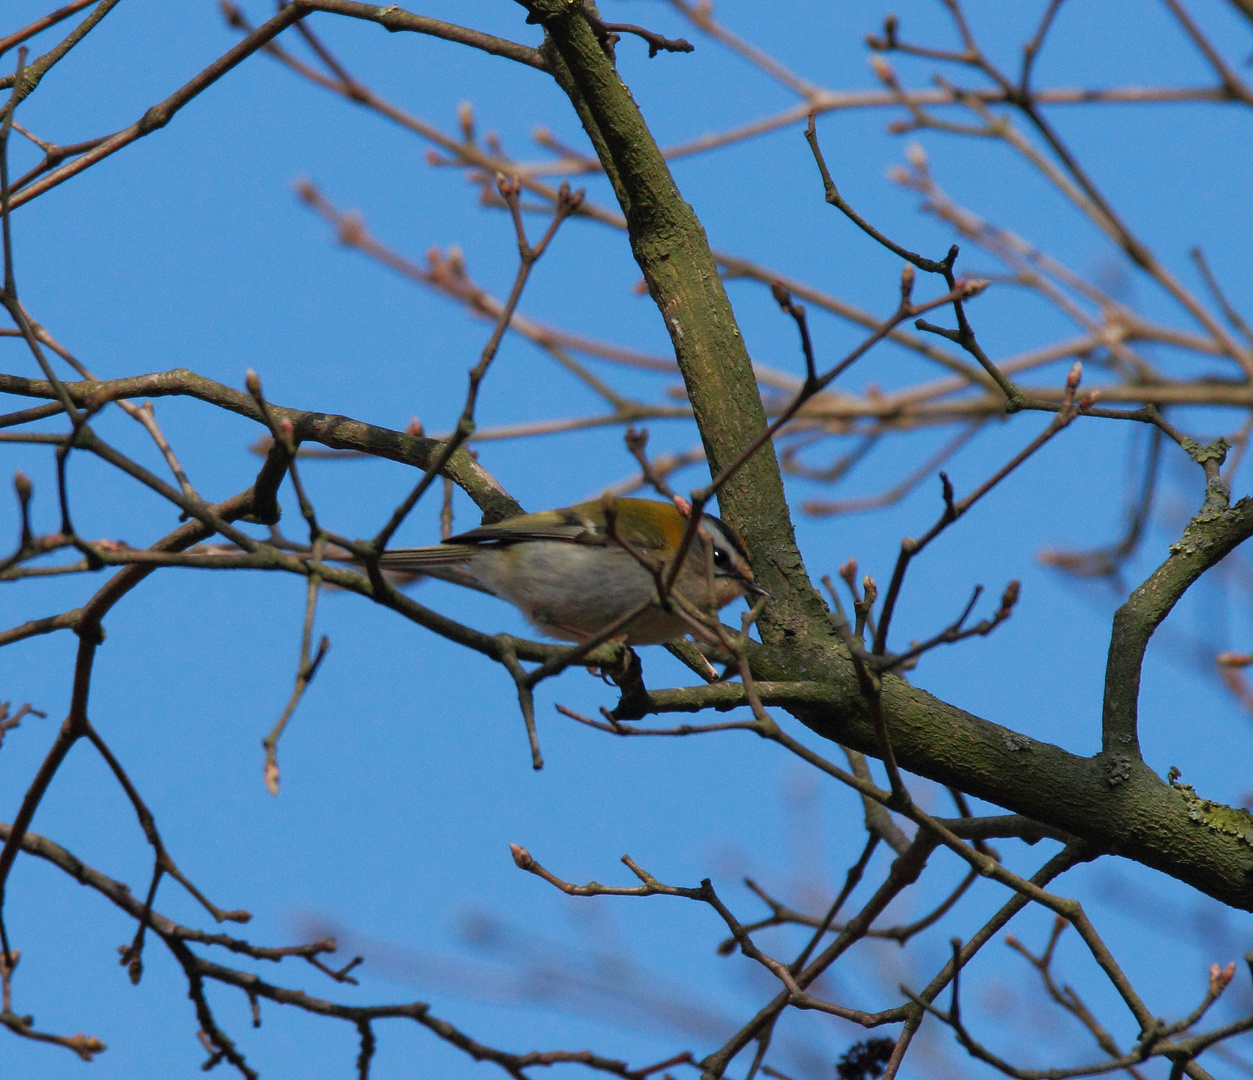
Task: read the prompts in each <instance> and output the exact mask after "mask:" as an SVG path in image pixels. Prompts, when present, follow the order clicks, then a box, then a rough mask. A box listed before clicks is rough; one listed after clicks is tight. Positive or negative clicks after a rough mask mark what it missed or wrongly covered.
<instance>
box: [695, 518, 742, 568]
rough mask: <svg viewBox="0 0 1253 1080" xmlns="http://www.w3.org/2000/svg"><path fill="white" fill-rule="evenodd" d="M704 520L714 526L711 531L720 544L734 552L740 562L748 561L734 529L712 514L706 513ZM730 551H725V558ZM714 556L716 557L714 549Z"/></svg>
mask: <svg viewBox="0 0 1253 1080" xmlns="http://www.w3.org/2000/svg"><path fill="white" fill-rule="evenodd" d="M705 520H706V521H708V522H710V523H711V524H713V525H714V526H715V528H714V529H713V530H712V531H713V532H714V533H715V535H716V536H717V538H718V541H719V542H720V543H721V544H722V545H724V546H725V547H727V548H729V549H730V551H733V552H735V554H736V555H738V556H739V558H740V560H741V561H742V562H748V552H747V551H745V550H744V545H743V544H742V543H740V538H739V537H738V536H736V535H735V531H734V530H733V529H732V528H731V527H730V526H729V525H728V524H727V523H726V522H725V521H723V520H722V519H721V518H716V517H714V516H713V514H706V515H705ZM730 551H728V552H726V556H727V558H730ZM714 557H715V558H717V552H716V551H715V553H714Z"/></svg>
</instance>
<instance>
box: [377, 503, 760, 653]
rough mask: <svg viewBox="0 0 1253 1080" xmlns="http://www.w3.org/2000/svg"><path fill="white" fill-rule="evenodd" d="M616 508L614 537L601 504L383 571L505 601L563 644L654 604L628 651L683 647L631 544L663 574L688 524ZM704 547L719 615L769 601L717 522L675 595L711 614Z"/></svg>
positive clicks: (405, 554) (648, 507) (705, 531)
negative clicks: (748, 598)
mask: <svg viewBox="0 0 1253 1080" xmlns="http://www.w3.org/2000/svg"><path fill="white" fill-rule="evenodd" d="M611 505H612V507H613V511H612V513H613V527H612V529H611V527H610V523H609V516H608V515H607V513H606V509H605V503H604V502H603V501H602V500H599V499H595V500H592V501H590V502H585V503H579V504H578V505H577V506H570V507H567V508H565V509H564V510H545V511H542V512H540V513H537V514H522V515H520V516H519V517H514V518H509V519H508V520H507V521H500V522H497V523H496V524H495V525H484V526H481V527H480V528H477V529H471V530H470V531H469V532H464V533H462V534H461V535H460V536H452V537H449V538H448V539H447V540H445V541H444V542H443V543H442V544H436V545H434V546H432V547H420V548H396V549H394V550H392V551H387V552H384V553H383V556H382V558H381V559H380V565H381V566H382V567H383V569H385V570H397V571H401V572H406V573H413V574H423V575H427V576H429V577H436V578H441V579H443V580H446V581H453V582H456V583H457V584H459V585H468V586H470V587H471V588H477V589H480V590H482V591H483V592H488V593H491V594H492V595H494V596H499V597H500V598H501V599H502V600H508V601H509V602H510V603H511V604H513V605H514V607H516V608H517V609H518V610H519V611H521V612H522V614H523V615H525V616H526V617H527V618H528V619H529V620H530V621H531V622H532V623H533V624H534V625H535V626H536V628H537V629H539V630H540V631H541V632H543V633H545V634H548V635H550V636H551V637H555V638H561V639H563V640H565V641H586V640H587V639H589V638H591V637H593V636H594V635H596V634H598V633H600V632H601V631H602V630H604V629H605V628H606V627H607V626H609V625H610V624H612V623H613V622H614V621H615V620H617V619H620V618H624V617H625V616H626V615H627V614H629V613H630V612H631V611H632V610H634V609H635V608H638V607H640V606H641V605H643V604H645V603H647V602H648V601H649V600H650V599H651V600H652V601H653V605H652V606H651V607H649V608H648V609H647V610H645V611H643V612H641V613H640V614H639V615H638V616H636V617H635V618H634V619H632V620H631V621H630V622H629V623H628V624H627V625H626V626H624V627H623V628H622V629H621V631H620V633H619V635H618V636H620V637H622V638H623V639H624V640H625V641H626V643H627V644H628V645H656V644H660V643H661V642H664V641H672V640H673V639H675V638H679V637H682V636H683V635H684V634H685V633H687V632H688V630H689V629H690V626H689V624H688V623H687V622H685V621H684V620H683V619H682V618H681V617H680V616H679V615H678V614H676V613H675V612H674V611H666V610H665V609H664V608H663V607H662V606H661V604H660V603H659V602H658V599H657V586H656V582H655V579H654V577H653V574H652V573H651V572H650V571H649V570H648V569H646V568H645V567H644V566H642V565H641V563H640V559H639V558H637V557H636V555H634V554H632V552H631V551H629V550H627V547H626V546H624V543H623V542H625V545H629V546H630V548H632V549H633V550H634V551H635V552H637V553H638V554H639V555H640V556H641V557H642V558H643V559H645V560H646V561H648V562H650V563H652V564H655V565H656V566H657V567H662V566H664V565H666V563H667V562H668V561H669V560H670V559H671V558H672V557H673V556H674V555H675V553H676V552H677V551H678V549H679V546H680V544H681V543H682V541H683V535H684V533H685V531H686V530H687V525H688V520H689V518H688V515H686V514H685V513H684V512H683V510H681V509H679V507H677V506H675V505H674V504H673V503H668V502H657V501H656V500H653V499H616V500H614V501H613V503H612V504H611ZM615 537H616V538H615ZM620 541H622V542H620ZM706 544H708V545H710V546H711V547H712V549H713V583H712V584H713V588H712V595H713V599H714V602H715V603H716V604H717V606H718V607H720V608H721V607H723V606H725V605H726V604H729V603H730V602H731V601H732V600H735V599H736V598H737V597H740V596H744V595H746V594H753V595H756V596H767V597H768V596H769V595H770V594H769V593H768V592H766V590H765V589H763V588H762V587H761V586H760V585H758V584H757V583H756V582H755V581H754V580H753V571H752V568H751V567H750V566H749V565H748V553H747V552H746V551H745V550H744V545H743V544H742V543H741V542H740V539H739V537H738V536H736V535H735V533H734V532H733V531H732V530H731V528H730V527H729V526H727V525H726V524H725V523H723V522H722V521H719V520H718V519H717V518H716V517H714V516H713V515H712V514H704V515H702V517H701V525H700V529H699V530H698V532H697V538H696V539H695V540H694V542H693V543H692V545H691V547H690V548H689V549H688V552H687V555H686V556H685V557H684V560H683V565H682V568H681V569H680V571H679V574H678V576H677V577H676V578H675V581H674V586H673V588H674V592H675V593H676V594H678V595H679V596H681V597H683V598H684V599H685V600H687V601H689V602H690V603H692V604H695V605H696V606H698V607H700V608H705V607H707V605H708V602H709V598H710V581H709V561H708V549H707V548H706V547H705V545H706Z"/></svg>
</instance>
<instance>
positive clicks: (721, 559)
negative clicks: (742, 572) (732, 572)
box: [714, 548, 731, 566]
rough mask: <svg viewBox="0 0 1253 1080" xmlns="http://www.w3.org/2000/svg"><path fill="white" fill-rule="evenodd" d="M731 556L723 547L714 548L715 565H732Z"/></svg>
mask: <svg viewBox="0 0 1253 1080" xmlns="http://www.w3.org/2000/svg"><path fill="white" fill-rule="evenodd" d="M730 565H731V558H730V556H728V555H727V553H726V552H725V551H723V550H722V549H721V548H714V566H730Z"/></svg>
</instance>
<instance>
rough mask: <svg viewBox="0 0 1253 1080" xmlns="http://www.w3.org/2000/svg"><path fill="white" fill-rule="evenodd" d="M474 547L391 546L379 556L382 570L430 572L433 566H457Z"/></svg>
mask: <svg viewBox="0 0 1253 1080" xmlns="http://www.w3.org/2000/svg"><path fill="white" fill-rule="evenodd" d="M473 554H474V548H473V547H472V546H470V545H469V544H432V545H431V546H430V547H416V548H392V550H391V551H385V552H383V554H382V555H381V556H380V557H379V565H380V566H381V567H382V568H383V569H384V570H398V571H400V572H401V573H409V574H431V576H432V577H434V576H435V575H434V574H433V573H432V571H433V570H434V568H435V567H440V566H458V565H462V564H464V563H466V562H468V561H469V558H470V556H471V555H473Z"/></svg>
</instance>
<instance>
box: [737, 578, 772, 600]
mask: <svg viewBox="0 0 1253 1080" xmlns="http://www.w3.org/2000/svg"><path fill="white" fill-rule="evenodd" d="M740 584H741V585H743V586H744V591H745V592H746V593H752V595H753V596H764V597H765V598H766V599H767V600H773V599H774V596H772V595H771V593H770V592H769V591H768V590H766V589H763V588H762V587H761V586H760V585H758V584H757V582H755V581H746V580H741V581H740Z"/></svg>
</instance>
